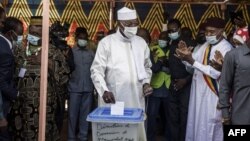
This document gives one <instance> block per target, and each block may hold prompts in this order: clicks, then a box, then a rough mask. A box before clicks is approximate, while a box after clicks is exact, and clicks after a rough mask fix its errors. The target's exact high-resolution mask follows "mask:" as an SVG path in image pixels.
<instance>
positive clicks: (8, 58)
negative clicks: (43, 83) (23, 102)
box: [0, 35, 17, 100]
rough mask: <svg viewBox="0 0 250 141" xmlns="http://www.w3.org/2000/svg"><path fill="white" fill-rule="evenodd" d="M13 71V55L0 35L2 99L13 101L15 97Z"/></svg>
mask: <svg viewBox="0 0 250 141" xmlns="http://www.w3.org/2000/svg"><path fill="white" fill-rule="evenodd" d="M14 69H15V62H14V55H13V53H12V51H11V49H10V45H9V43H8V42H7V40H6V39H5V38H4V37H3V36H2V35H0V90H1V92H2V96H3V97H4V99H8V100H13V99H15V98H16V97H17V90H16V88H15V85H14V84H15V83H14V81H13V76H14Z"/></svg>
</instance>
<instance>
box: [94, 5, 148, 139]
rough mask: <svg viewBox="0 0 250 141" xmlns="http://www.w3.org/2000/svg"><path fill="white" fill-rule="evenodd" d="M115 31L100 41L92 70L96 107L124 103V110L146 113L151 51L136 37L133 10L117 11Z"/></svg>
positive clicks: (142, 135)
mask: <svg viewBox="0 0 250 141" xmlns="http://www.w3.org/2000/svg"><path fill="white" fill-rule="evenodd" d="M117 16H118V30H117V32H116V33H114V34H111V35H109V36H107V37H105V38H103V39H102V40H101V41H100V42H99V44H98V47H97V52H96V55H95V59H94V61H93V64H92V66H91V78H92V81H93V83H94V85H95V88H96V90H97V92H98V94H99V96H100V97H99V100H98V101H99V102H98V103H99V106H109V105H110V103H115V101H123V102H124V103H125V107H126V108H127V107H129V108H141V109H143V110H144V109H145V99H144V97H145V96H146V95H149V94H151V93H152V88H151V86H150V85H149V83H150V79H151V75H152V72H151V69H150V67H151V62H150V57H149V54H150V51H149V48H148V46H147V43H146V42H145V41H144V40H143V39H142V38H141V37H139V36H136V32H137V28H138V21H137V15H136V11H135V10H131V9H129V8H127V7H123V8H122V9H120V10H118V12H117ZM139 141H146V135H145V128H144V124H141V125H139Z"/></svg>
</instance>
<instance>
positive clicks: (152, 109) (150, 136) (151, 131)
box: [147, 96, 170, 141]
mask: <svg viewBox="0 0 250 141" xmlns="http://www.w3.org/2000/svg"><path fill="white" fill-rule="evenodd" d="M147 100H148V106H147V141H156V125H157V123H156V118H157V116H158V115H159V110H160V106H161V104H162V106H163V109H164V111H160V112H163V113H164V117H165V122H164V129H165V131H164V134H165V140H166V141H169V138H170V137H169V136H170V131H169V122H168V116H169V114H168V97H154V96H150V97H148V99H147Z"/></svg>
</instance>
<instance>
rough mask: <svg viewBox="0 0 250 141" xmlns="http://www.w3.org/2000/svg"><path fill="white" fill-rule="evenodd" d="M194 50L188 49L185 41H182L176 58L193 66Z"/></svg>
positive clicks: (177, 49)
mask: <svg viewBox="0 0 250 141" xmlns="http://www.w3.org/2000/svg"><path fill="white" fill-rule="evenodd" d="M192 50H193V47H187V44H186V43H185V42H184V41H180V42H179V44H178V48H176V50H175V52H176V54H175V56H176V57H177V58H179V59H181V60H183V61H187V62H188V63H190V64H191V65H193V63H194V59H193V57H192Z"/></svg>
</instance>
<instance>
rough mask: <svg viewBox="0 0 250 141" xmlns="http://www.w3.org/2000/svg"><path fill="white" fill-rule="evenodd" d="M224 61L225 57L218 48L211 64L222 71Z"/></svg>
mask: <svg viewBox="0 0 250 141" xmlns="http://www.w3.org/2000/svg"><path fill="white" fill-rule="evenodd" d="M223 62H224V57H223V55H222V54H221V52H220V51H218V50H216V51H215V55H214V59H213V60H212V61H211V62H210V65H211V66H212V67H213V68H214V69H216V70H218V71H221V69H222V65H223Z"/></svg>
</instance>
